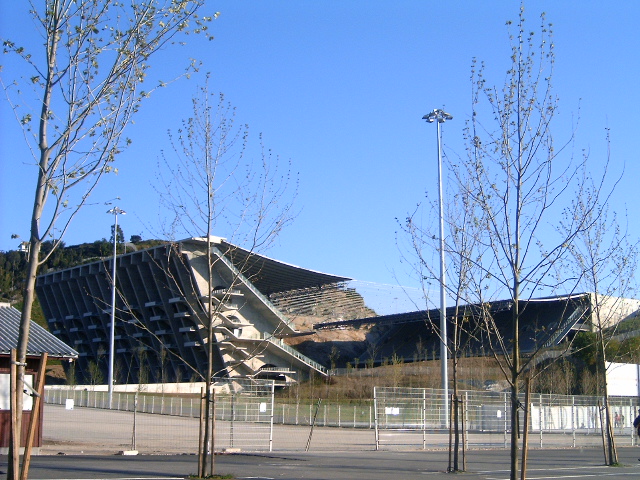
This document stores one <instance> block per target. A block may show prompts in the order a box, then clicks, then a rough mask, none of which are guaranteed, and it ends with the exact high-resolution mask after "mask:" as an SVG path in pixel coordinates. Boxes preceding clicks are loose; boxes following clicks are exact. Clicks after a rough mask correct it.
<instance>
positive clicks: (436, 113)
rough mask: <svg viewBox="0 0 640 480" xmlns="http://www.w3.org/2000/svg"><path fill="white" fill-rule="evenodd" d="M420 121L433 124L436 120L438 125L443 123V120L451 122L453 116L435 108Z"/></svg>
mask: <svg viewBox="0 0 640 480" xmlns="http://www.w3.org/2000/svg"><path fill="white" fill-rule="evenodd" d="M422 119H423V120H426V121H427V123H433V122H435V121H436V120H437V121H438V123H444V122H445V120H453V115H451V114H450V113H447V112H445V111H444V110H440V109H439V108H436V109H434V110H433V112H429V113H427V114H426V115H425V116H424V117H422Z"/></svg>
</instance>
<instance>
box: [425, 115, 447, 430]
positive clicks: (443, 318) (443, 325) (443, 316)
mask: <svg viewBox="0 0 640 480" xmlns="http://www.w3.org/2000/svg"><path fill="white" fill-rule="evenodd" d="M422 119H423V120H426V121H427V122H428V123H434V122H435V123H436V126H437V129H436V134H437V137H438V199H439V206H440V372H441V376H442V390H443V392H442V394H443V397H444V402H443V404H444V409H443V412H442V413H443V420H444V421H443V425H445V426H446V425H448V423H449V370H448V365H447V364H448V360H449V354H448V350H447V295H446V288H445V287H446V270H445V263H444V201H443V198H442V134H441V132H440V124H441V123H444V122H445V120H452V119H453V116H452V115H451V114H449V113H447V112H445V111H444V110H440V109H438V108H436V109H435V110H433V112H430V113H428V114H427V115H425V116H424V117H422Z"/></svg>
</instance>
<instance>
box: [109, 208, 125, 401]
mask: <svg viewBox="0 0 640 480" xmlns="http://www.w3.org/2000/svg"><path fill="white" fill-rule="evenodd" d="M107 213H111V214H112V215H113V217H114V218H115V225H114V227H113V269H112V270H111V326H110V329H109V378H108V380H107V381H108V382H109V386H108V389H109V408H111V407H112V405H113V360H114V357H115V345H116V253H117V252H116V246H117V245H118V215H124V214H126V213H127V212H125V211H124V210H122V209H121V208H118V207H113V208H112V209H111V210H108V211H107Z"/></svg>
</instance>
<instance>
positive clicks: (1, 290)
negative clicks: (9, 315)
mask: <svg viewBox="0 0 640 480" xmlns="http://www.w3.org/2000/svg"><path fill="white" fill-rule="evenodd" d="M139 238H140V237H138V236H134V237H132V240H134V246H135V248H136V249H143V248H148V247H152V246H154V245H158V244H161V243H164V242H163V241H161V240H146V241H142V240H139ZM138 240H139V241H138ZM52 248H53V242H52V241H47V242H44V243H43V244H42V250H41V252H40V255H41V258H45V257H46V256H47V255H48V254H49V253H51V250H52ZM127 248H129V247H127ZM124 250H125V246H124V244H119V245H118V252H119V253H122V252H124ZM112 254H113V243H111V242H109V241H107V240H106V239H104V238H103V239H102V240H96V241H95V242H93V243H83V244H80V245H72V246H69V247H67V246H65V244H64V242H62V243H61V245H60V247H58V248H57V249H56V250H54V251H53V253H51V256H50V257H49V258H48V259H47V261H46V262H45V263H44V265H42V266H41V267H40V273H45V272H47V271H50V270H62V269H65V268H70V267H75V266H76V265H81V264H83V263H88V262H93V261H96V260H99V259H101V258H104V257H108V256H110V255H112ZM26 271H27V253H26V252H22V251H19V250H9V251H8V252H2V251H0V302H8V303H10V304H11V305H13V306H15V307H16V308H18V309H20V308H21V306H22V289H23V285H24V280H25V275H26ZM34 310H35V311H34V315H33V317H34V318H33V320H36V321H38V323H40V321H39V320H41V318H39V317H38V316H40V317H41V316H42V310H41V309H40V306H39V305H34Z"/></svg>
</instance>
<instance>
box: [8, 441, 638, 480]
mask: <svg viewBox="0 0 640 480" xmlns="http://www.w3.org/2000/svg"><path fill="white" fill-rule="evenodd" d="M639 454H640V449H638V448H632V447H628V448H620V449H619V456H620V461H621V463H622V464H623V466H620V467H605V466H603V465H602V451H601V450H600V449H591V448H589V449H561V450H533V451H531V452H530V460H529V468H528V476H527V478H528V479H529V480H565V479H567V480H568V479H598V478H602V479H606V480H630V479H633V478H636V479H637V478H640V461H639V460H638V458H637V457H638V455H639ZM467 460H468V461H467V473H465V474H463V478H467V479H473V480H476V479H477V480H507V479H508V478H509V471H508V465H509V462H508V453H507V452H506V451H504V450H478V451H472V452H469V454H468V459H467ZM196 461H197V460H196V457H195V456H193V455H179V456H173V455H165V456H159V455H158V456H156V455H144V456H138V457H128V456H115V455H110V456H96V455H82V456H71V455H65V456H57V455H51V456H49V455H42V456H38V457H34V458H33V465H32V468H31V472H30V475H29V478H30V479H31V480H61V479H69V480H71V479H84V480H89V479H129V480H130V479H162V480H167V479H181V478H184V477H185V476H187V475H189V474H191V473H193V472H195V470H196ZM216 461H217V472H218V473H230V474H233V475H235V476H236V478H238V479H255V480H258V479H262V480H268V479H272V480H276V479H278V480H303V479H304V480H389V479H393V480H414V479H421V480H425V479H426V480H441V479H445V478H446V479H448V480H450V479H451V478H452V477H451V474H447V473H445V470H446V467H447V453H446V452H443V451H410V452H371V451H369V452H322V453H300V452H295V453H278V454H253V455H248V454H234V455H219V456H216ZM6 462H7V457H6V456H3V457H0V473H4V472H5V471H6V466H7V463H6Z"/></svg>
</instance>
